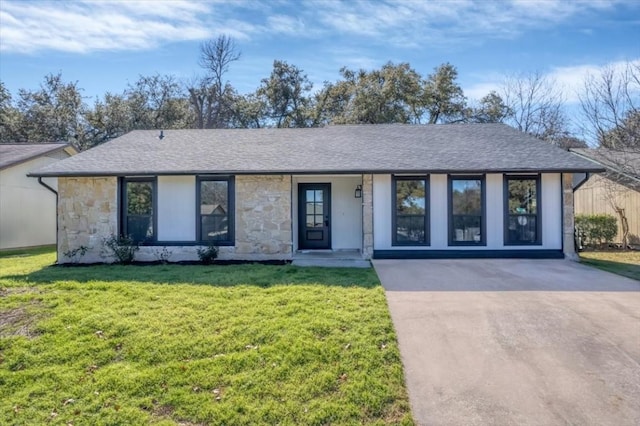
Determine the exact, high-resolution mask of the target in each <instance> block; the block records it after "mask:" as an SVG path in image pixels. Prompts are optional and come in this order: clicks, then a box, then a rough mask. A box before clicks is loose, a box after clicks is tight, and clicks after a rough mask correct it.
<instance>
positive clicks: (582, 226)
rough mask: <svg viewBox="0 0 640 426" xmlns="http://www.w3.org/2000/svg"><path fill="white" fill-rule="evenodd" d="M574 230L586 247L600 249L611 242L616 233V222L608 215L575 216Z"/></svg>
mask: <svg viewBox="0 0 640 426" xmlns="http://www.w3.org/2000/svg"><path fill="white" fill-rule="evenodd" d="M576 230H577V232H578V236H579V237H580V239H581V240H582V244H583V245H585V246H587V247H594V248H595V247H602V246H604V245H606V244H610V243H612V242H613V239H614V238H615V236H616V234H617V233H618V221H617V219H616V218H615V217H614V216H611V215H608V214H592V215H587V214H580V215H576Z"/></svg>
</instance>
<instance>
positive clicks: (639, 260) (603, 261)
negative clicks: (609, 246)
mask: <svg viewBox="0 0 640 426" xmlns="http://www.w3.org/2000/svg"><path fill="white" fill-rule="evenodd" d="M580 261H581V262H582V263H585V264H587V265H591V266H595V267H596V268H599V269H603V270H605V271H609V272H613V273H616V274H619V275H623V276H625V277H629V278H634V279H636V280H640V251H584V252H581V253H580Z"/></svg>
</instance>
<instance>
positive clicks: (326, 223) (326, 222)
mask: <svg viewBox="0 0 640 426" xmlns="http://www.w3.org/2000/svg"><path fill="white" fill-rule="evenodd" d="M324 226H329V216H325V218H324Z"/></svg>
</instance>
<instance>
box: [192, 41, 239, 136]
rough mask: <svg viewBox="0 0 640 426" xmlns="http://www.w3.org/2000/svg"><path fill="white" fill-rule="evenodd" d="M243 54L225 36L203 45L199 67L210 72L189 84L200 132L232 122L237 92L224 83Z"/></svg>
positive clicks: (226, 125) (225, 125)
mask: <svg viewBox="0 0 640 426" xmlns="http://www.w3.org/2000/svg"><path fill="white" fill-rule="evenodd" d="M240 55H241V53H240V52H239V51H238V50H237V49H236V45H235V43H234V41H233V39H231V37H228V36H226V35H221V36H220V37H218V38H217V39H215V40H213V39H212V40H208V41H206V42H204V43H203V44H202V45H201V46H200V60H199V64H200V66H201V67H202V68H204V69H205V70H206V72H207V74H206V75H205V77H203V78H197V79H195V80H194V81H192V82H190V83H188V84H187V91H188V92H189V102H190V103H191V107H192V108H193V111H194V113H195V116H196V123H195V124H196V126H197V127H198V128H200V129H211V128H222V127H228V126H229V123H230V122H231V120H232V116H233V114H232V100H233V98H234V96H235V90H234V89H233V87H232V86H231V84H229V83H228V82H226V81H225V80H224V77H225V74H227V72H228V71H229V66H230V65H231V63H232V62H235V61H237V60H239V59H240Z"/></svg>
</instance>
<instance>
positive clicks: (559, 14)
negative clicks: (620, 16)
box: [307, 0, 616, 46]
mask: <svg viewBox="0 0 640 426" xmlns="http://www.w3.org/2000/svg"><path fill="white" fill-rule="evenodd" d="M615 3H616V1H593V0H574V1H566V0H537V1H536V0H511V1H502V0H500V1H498V0H485V1H471V0H451V1H446V2H429V1H406V0H385V1H379V0H377V1H374V0H357V1H350V2H337V1H335V2H333V1H310V2H309V3H307V8H308V9H312V10H313V13H314V14H316V15H317V16H318V19H319V21H320V22H321V23H322V24H323V25H324V26H325V27H326V28H329V29H330V30H332V31H336V32H339V33H344V34H352V35H355V36H363V37H376V38H382V39H384V40H387V41H389V42H391V43H392V44H395V45H398V46H413V45H417V43H418V42H420V43H423V44H424V43H425V42H432V43H438V44H439V45H451V44H455V43H459V42H461V41H466V42H477V41H478V40H479V39H482V38H487V37H489V38H491V37H493V38H511V37H515V36H517V35H518V34H520V33H522V32H524V31H526V30H528V29H531V28H545V27H551V26H554V25H557V24H560V23H562V22H564V21H566V20H568V19H571V18H576V17H577V16H579V15H581V14H586V13H590V12H598V11H602V10H605V9H610V8H613V7H614V6H615Z"/></svg>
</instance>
